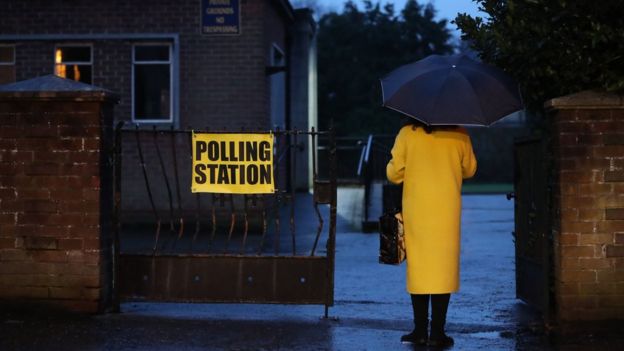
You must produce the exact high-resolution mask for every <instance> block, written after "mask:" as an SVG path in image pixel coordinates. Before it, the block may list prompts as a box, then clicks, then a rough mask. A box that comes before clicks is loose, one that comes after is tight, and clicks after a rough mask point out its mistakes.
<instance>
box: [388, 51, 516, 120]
mask: <svg viewBox="0 0 624 351" xmlns="http://www.w3.org/2000/svg"><path fill="white" fill-rule="evenodd" d="M381 89H382V94H383V105H384V106H386V107H388V108H390V109H393V110H396V111H398V112H401V113H404V114H406V115H408V116H410V117H412V118H415V119H417V120H419V121H421V122H424V123H426V124H428V125H453V124H459V125H481V126H489V125H491V124H492V123H494V122H496V121H498V120H499V119H501V118H503V117H505V116H507V115H509V114H511V113H512V112H515V111H518V110H521V109H522V108H523V106H522V100H521V98H520V92H519V90H518V85H517V84H516V83H515V82H514V80H513V79H511V78H510V77H509V76H508V75H507V74H505V73H504V72H503V71H501V70H500V69H498V68H495V67H492V66H488V65H486V64H483V63H480V62H477V61H474V60H472V59H470V58H469V57H467V56H465V55H450V56H441V55H431V56H428V57H426V58H424V59H422V60H420V61H416V62H414V63H410V64H407V65H405V66H401V67H399V68H397V69H395V70H394V71H392V72H390V73H389V74H388V75H387V76H385V77H384V78H382V79H381Z"/></svg>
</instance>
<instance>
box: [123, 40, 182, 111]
mask: <svg viewBox="0 0 624 351" xmlns="http://www.w3.org/2000/svg"><path fill="white" fill-rule="evenodd" d="M171 56H172V55H171V45H169V44H143V45H135V46H134V48H133V55H132V63H133V65H132V71H133V72H132V119H133V121H136V122H171V121H172V120H173V118H172V115H173V108H172V107H173V103H172V101H173V100H172V93H171V91H172V79H171V76H172V74H171V72H172V71H171V70H172V62H171Z"/></svg>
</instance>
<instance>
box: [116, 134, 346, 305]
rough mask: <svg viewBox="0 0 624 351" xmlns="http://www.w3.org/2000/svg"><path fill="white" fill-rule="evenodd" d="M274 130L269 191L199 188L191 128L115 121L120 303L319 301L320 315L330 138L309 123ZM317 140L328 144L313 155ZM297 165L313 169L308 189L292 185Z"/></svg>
mask: <svg viewBox="0 0 624 351" xmlns="http://www.w3.org/2000/svg"><path fill="white" fill-rule="evenodd" d="M196 132H197V131H196ZM204 132H209V133H228V132H225V131H217V132H215V131H209V130H206V131H204ZM231 133H241V132H231ZM242 133H246V131H243V132H242ZM264 133H266V132H264ZM272 133H273V135H274V137H275V139H274V140H275V144H274V150H273V151H274V167H273V169H274V178H275V185H276V191H275V193H274V194H266V195H264V194H263V195H232V194H206V193H202V194H199V193H191V186H190V181H191V174H190V171H191V164H192V157H191V134H192V131H190V130H185V131H181V130H173V129H167V130H162V129H156V128H153V129H139V128H138V127H136V128H134V129H132V128H130V129H128V128H123V124H120V125H118V127H117V132H116V152H115V154H116V158H115V165H116V171H115V189H116V201H115V202H116V206H115V209H116V211H115V218H116V222H117V223H116V224H117V225H116V228H117V230H116V235H115V255H114V258H115V264H114V267H115V275H114V277H115V278H114V282H113V284H114V291H115V297H116V299H117V305H119V301H120V300H146V301H186V302H246V303H292V304H320V305H325V315H327V312H328V307H329V306H332V305H333V299H334V296H333V294H334V257H335V236H336V176H335V170H336V162H335V142H334V135H333V133H330V132H319V131H314V129H312V130H310V131H301V130H288V131H280V130H276V131H272ZM319 136H328V137H329V139H330V142H329V148H326V149H324V152H322V153H321V154H320V155H317V150H318V138H319ZM327 151H328V152H327ZM319 157H320V158H321V159H323V158H324V159H325V160H323V161H326V162H324V163H325V164H329V167H326V169H328V170H329V172H328V173H329V174H327V175H326V176H324V177H321V176H319V174H318V172H317V171H316V170H317V169H318V165H317V163H318V160H317V158H319ZM297 162H305V163H307V164H309V167H305V165H304V167H303V168H304V169H308V168H309V172H310V173H311V174H310V178H311V184H312V186H311V189H310V190H311V192H310V191H307V190H308V189H307V187H306V189H304V190H306V191H303V192H301V191H295V190H296V189H295V188H297V187H298V184H301V182H299V181H298V180H297V173H300V172H298V171H296V170H297V169H302V167H301V165H299V166H300V167H299V168H297ZM304 173H305V172H304ZM306 184H307V183H306ZM327 222H328V223H327ZM326 223H327V224H326ZM323 243H325V244H324V245H323Z"/></svg>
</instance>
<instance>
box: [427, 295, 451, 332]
mask: <svg viewBox="0 0 624 351" xmlns="http://www.w3.org/2000/svg"><path fill="white" fill-rule="evenodd" d="M450 300H451V294H434V295H431V339H441V338H443V337H444V335H446V334H445V333H444V325H445V324H446V312H447V311H448V305H449V301H450Z"/></svg>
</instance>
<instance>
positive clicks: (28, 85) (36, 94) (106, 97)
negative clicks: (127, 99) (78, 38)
mask: <svg viewBox="0 0 624 351" xmlns="http://www.w3.org/2000/svg"><path fill="white" fill-rule="evenodd" d="M15 99H29V100H76V101H110V100H112V101H113V102H118V101H119V96H118V95H117V94H115V93H113V92H112V91H110V90H108V89H104V88H100V87H97V86H94V85H89V84H85V83H81V82H77V81H75V80H71V79H65V78H61V77H58V76H55V75H53V74H49V75H46V76H41V77H37V78H33V79H28V80H23V81H19V82H15V83H10V84H4V85H0V100H15Z"/></svg>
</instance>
